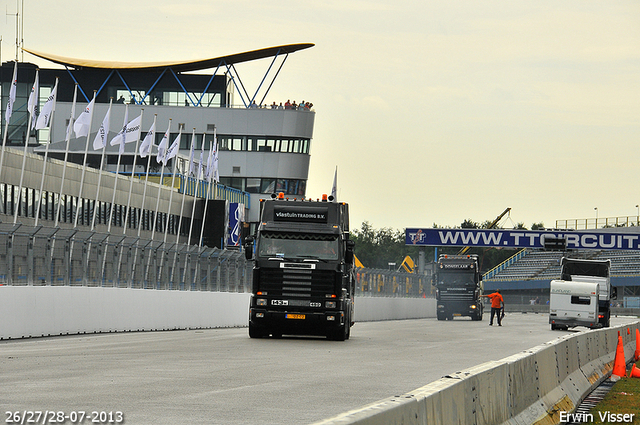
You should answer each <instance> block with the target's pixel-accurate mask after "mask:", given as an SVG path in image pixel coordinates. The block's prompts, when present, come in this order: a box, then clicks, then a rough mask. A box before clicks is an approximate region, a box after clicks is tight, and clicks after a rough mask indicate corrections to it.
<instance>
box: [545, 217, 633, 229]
mask: <svg viewBox="0 0 640 425" xmlns="http://www.w3.org/2000/svg"><path fill="white" fill-rule="evenodd" d="M634 226H636V227H637V226H640V215H633V216H622V217H602V218H574V219H569V220H556V227H555V228H556V229H569V230H588V229H600V228H608V227H634Z"/></svg>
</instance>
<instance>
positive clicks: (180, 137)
mask: <svg viewBox="0 0 640 425" xmlns="http://www.w3.org/2000/svg"><path fill="white" fill-rule="evenodd" d="M181 140H182V128H180V131H179V133H178V145H179V143H180V141H181ZM168 154H169V151H167V155H168ZM169 159H171V158H169ZM167 161H168V159H167ZM165 165H166V163H165ZM172 165H173V172H172V173H171V192H170V193H169V207H168V208H167V225H166V226H164V239H163V241H162V242H163V243H166V242H167V233H168V231H169V216H170V215H171V203H172V202H173V192H175V185H176V169H177V168H178V167H176V165H177V161H174V164H172Z"/></svg>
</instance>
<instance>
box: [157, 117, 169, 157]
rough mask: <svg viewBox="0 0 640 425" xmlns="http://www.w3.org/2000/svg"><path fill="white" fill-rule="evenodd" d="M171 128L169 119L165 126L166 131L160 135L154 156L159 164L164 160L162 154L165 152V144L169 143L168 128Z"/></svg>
mask: <svg viewBox="0 0 640 425" xmlns="http://www.w3.org/2000/svg"><path fill="white" fill-rule="evenodd" d="M170 129H171V121H169V126H168V127H167V131H166V132H165V133H164V136H162V140H160V144H159V145H158V155H157V156H156V162H157V163H158V164H161V163H163V162H164V156H165V155H166V154H167V146H168V145H169V130H170Z"/></svg>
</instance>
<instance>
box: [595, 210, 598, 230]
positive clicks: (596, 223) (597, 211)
mask: <svg viewBox="0 0 640 425" xmlns="http://www.w3.org/2000/svg"><path fill="white" fill-rule="evenodd" d="M594 210H596V229H597V228H598V207H595V208H594Z"/></svg>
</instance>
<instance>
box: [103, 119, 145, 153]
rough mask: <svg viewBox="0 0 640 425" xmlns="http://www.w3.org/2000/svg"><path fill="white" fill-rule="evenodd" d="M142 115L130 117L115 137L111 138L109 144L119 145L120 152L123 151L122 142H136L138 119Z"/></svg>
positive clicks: (137, 137)
mask: <svg viewBox="0 0 640 425" xmlns="http://www.w3.org/2000/svg"><path fill="white" fill-rule="evenodd" d="M141 120H142V115H138V117H137V118H134V119H132V120H131V121H129V122H128V123H127V125H125V126H123V127H122V130H120V132H119V133H118V135H117V136H116V137H114V138H113V139H111V142H109V143H110V144H111V146H115V145H118V144H119V145H120V154H122V153H124V144H125V143H131V142H136V141H138V139H139V138H140V121H141Z"/></svg>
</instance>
